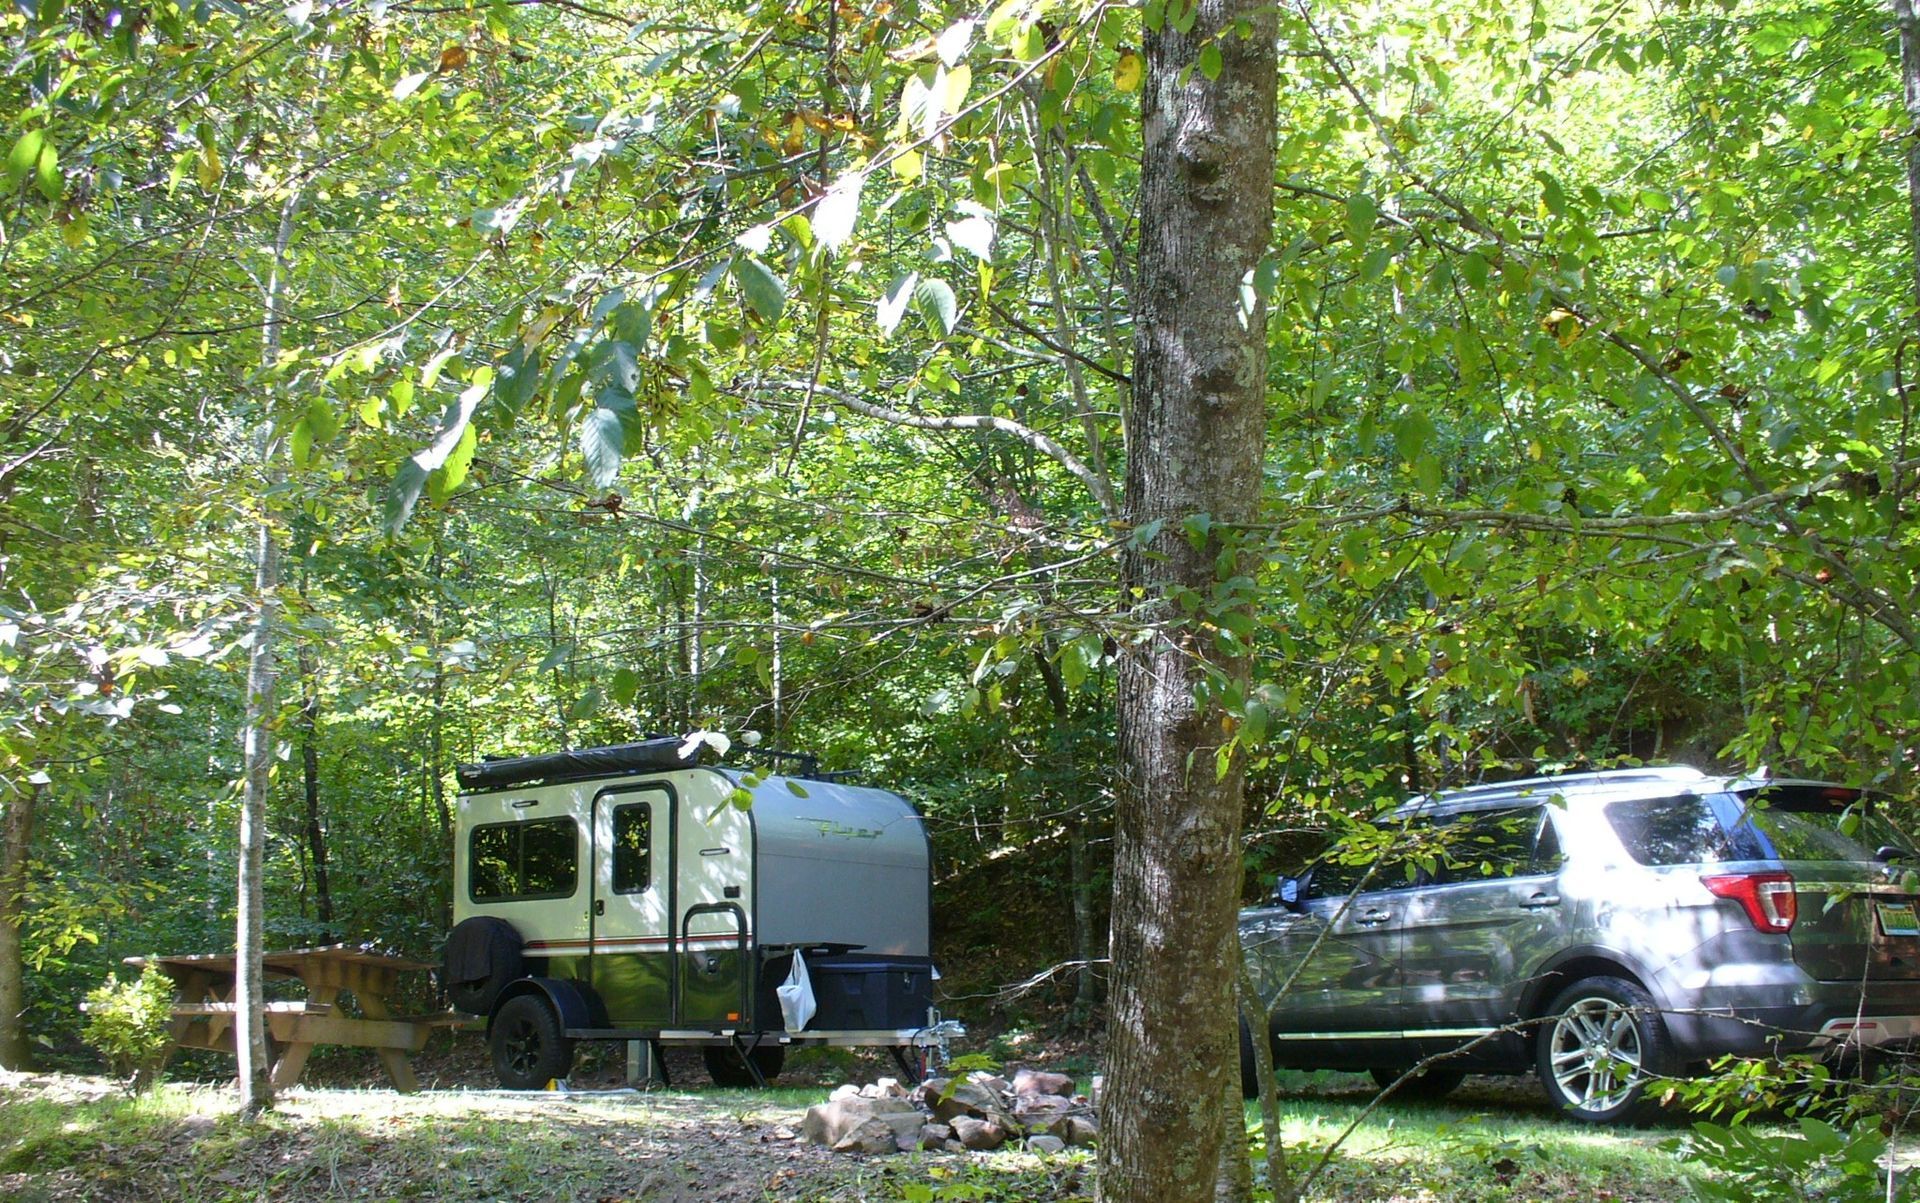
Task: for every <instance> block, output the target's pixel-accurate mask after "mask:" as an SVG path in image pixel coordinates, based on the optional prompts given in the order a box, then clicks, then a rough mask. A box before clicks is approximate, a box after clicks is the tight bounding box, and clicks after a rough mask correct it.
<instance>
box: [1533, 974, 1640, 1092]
mask: <svg viewBox="0 0 1920 1203" xmlns="http://www.w3.org/2000/svg"><path fill="white" fill-rule="evenodd" d="M1547 1057H1548V1065H1549V1067H1550V1068H1551V1070H1552V1073H1553V1081H1554V1084H1555V1086H1556V1087H1557V1088H1558V1090H1559V1092H1560V1096H1561V1097H1562V1098H1563V1099H1565V1100H1566V1102H1567V1105H1568V1106H1570V1107H1572V1108H1573V1109H1574V1110H1576V1111H1587V1112H1598V1111H1606V1110H1608V1109H1609V1108H1612V1107H1615V1106H1618V1105H1619V1104H1620V1103H1621V1102H1623V1101H1624V1100H1625V1099H1626V1097H1627V1095H1628V1094H1629V1093H1631V1092H1632V1091H1633V1090H1634V1088H1635V1087H1637V1086H1639V1085H1640V1082H1641V1080H1642V1078H1643V1076H1644V1073H1643V1068H1644V1061H1643V1056H1642V1049H1641V1047H1640V1026H1639V1024H1637V1023H1636V1022H1634V1016H1633V1012H1632V1011H1631V1010H1629V1009H1628V1008H1626V1007H1623V1006H1621V1005H1620V1004H1619V1003H1617V1002H1615V1001H1614V1000H1613V999H1610V998H1599V997H1595V998H1583V999H1581V1000H1580V1001H1578V1002H1576V1003H1574V1004H1573V1005H1572V1006H1570V1007H1568V1008H1567V1009H1566V1010H1564V1011H1562V1012H1561V1013H1560V1017H1559V1019H1557V1020H1555V1021H1554V1025H1553V1034H1552V1037H1551V1039H1550V1042H1549V1044H1548V1053H1547Z"/></svg>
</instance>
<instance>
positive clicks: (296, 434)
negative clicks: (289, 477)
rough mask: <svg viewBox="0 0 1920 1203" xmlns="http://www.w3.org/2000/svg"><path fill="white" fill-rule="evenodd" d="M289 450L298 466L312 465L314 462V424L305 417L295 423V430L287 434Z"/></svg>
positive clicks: (294, 464) (295, 464)
mask: <svg viewBox="0 0 1920 1203" xmlns="http://www.w3.org/2000/svg"><path fill="white" fill-rule="evenodd" d="M287 450H288V452H289V453H290V454H291V455H292V456H293V466H294V467H296V468H306V467H310V466H311V465H312V463H313V426H312V424H311V423H309V422H308V421H307V420H306V419H305V418H302V419H300V420H299V421H298V422H295V423H294V424H293V430H292V432H291V433H289V434H288V436H287Z"/></svg>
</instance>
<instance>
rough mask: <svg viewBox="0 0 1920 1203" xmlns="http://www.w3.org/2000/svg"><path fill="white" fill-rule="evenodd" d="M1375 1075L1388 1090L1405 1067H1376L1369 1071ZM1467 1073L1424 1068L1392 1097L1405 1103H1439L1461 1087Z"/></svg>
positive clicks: (1394, 1092) (1398, 1079) (1395, 1091)
mask: <svg viewBox="0 0 1920 1203" xmlns="http://www.w3.org/2000/svg"><path fill="white" fill-rule="evenodd" d="M1367 1072H1368V1073H1370V1074H1372V1075H1373V1081H1374V1084H1375V1085H1377V1086H1379V1087H1380V1089H1381V1090H1383V1091H1384V1090H1388V1089H1390V1088H1392V1087H1393V1084H1394V1083H1395V1082H1400V1076H1401V1075H1402V1074H1404V1073H1406V1072H1407V1071H1406V1070H1404V1069H1386V1068H1375V1069H1370V1070H1368V1071H1367ZM1466 1080H1467V1075H1466V1074H1463V1073H1461V1072H1460V1071H1459V1070H1457V1069H1424V1070H1421V1071H1420V1072H1419V1073H1417V1074H1415V1075H1414V1076H1413V1077H1411V1078H1408V1079H1407V1080H1406V1081H1404V1082H1400V1086H1399V1088H1398V1089H1395V1090H1393V1093H1392V1095H1391V1096H1389V1097H1392V1098H1396V1099H1399V1100H1400V1101H1401V1102H1404V1103H1437V1102H1439V1101H1440V1100H1441V1099H1444V1098H1446V1097H1447V1096H1448V1095H1450V1094H1452V1093H1453V1092H1454V1091H1455V1090H1457V1089H1459V1086H1460V1083H1462V1082H1464V1081H1466Z"/></svg>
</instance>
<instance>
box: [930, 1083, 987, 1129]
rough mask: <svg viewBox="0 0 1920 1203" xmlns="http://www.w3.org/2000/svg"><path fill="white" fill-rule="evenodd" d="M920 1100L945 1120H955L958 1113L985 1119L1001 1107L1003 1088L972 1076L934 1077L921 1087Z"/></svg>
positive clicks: (944, 1121) (934, 1114)
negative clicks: (959, 1079)
mask: <svg viewBox="0 0 1920 1203" xmlns="http://www.w3.org/2000/svg"><path fill="white" fill-rule="evenodd" d="M998 1080H999V1079H997V1078H996V1079H990V1081H998ZM920 1100H921V1102H922V1103H923V1104H924V1105H925V1106H926V1107H927V1109H928V1110H930V1111H932V1112H933V1118H934V1119H936V1120H938V1121H939V1122H941V1123H943V1124H945V1123H951V1122H953V1120H954V1118H955V1117H957V1116H962V1115H969V1116H972V1117H973V1118H975V1119H985V1118H987V1117H988V1116H991V1115H995V1114H997V1113H998V1112H999V1111H1000V1095H999V1092H997V1091H995V1090H993V1089H991V1088H990V1086H989V1085H988V1084H987V1083H982V1082H976V1081H971V1080H969V1081H965V1082H953V1081H950V1080H948V1079H945V1078H933V1079H930V1080H929V1081H927V1082H926V1083H924V1084H923V1085H922V1086H921V1087H920Z"/></svg>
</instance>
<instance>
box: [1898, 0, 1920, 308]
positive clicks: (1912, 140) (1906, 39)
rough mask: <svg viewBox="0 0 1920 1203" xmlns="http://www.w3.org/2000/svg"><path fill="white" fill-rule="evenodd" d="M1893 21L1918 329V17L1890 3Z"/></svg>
mask: <svg viewBox="0 0 1920 1203" xmlns="http://www.w3.org/2000/svg"><path fill="white" fill-rule="evenodd" d="M1893 20H1894V24H1895V25H1896V26H1897V27H1898V29H1899V33H1900V83H1901V87H1902V90H1903V92H1904V94H1905V96H1906V102H1907V120H1908V122H1909V123H1910V124H1909V126H1908V132H1907V137H1906V152H1907V222H1908V230H1907V233H1908V235H1909V239H1910V241H1911V247H1910V250H1911V253H1912V256H1913V296H1911V297H1909V298H1908V299H1909V300H1910V301H1911V302H1913V304H1914V307H1915V308H1914V315H1915V316H1914V321H1915V324H1916V326H1917V327H1920V16H1916V15H1915V11H1914V6H1913V0H1893Z"/></svg>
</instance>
